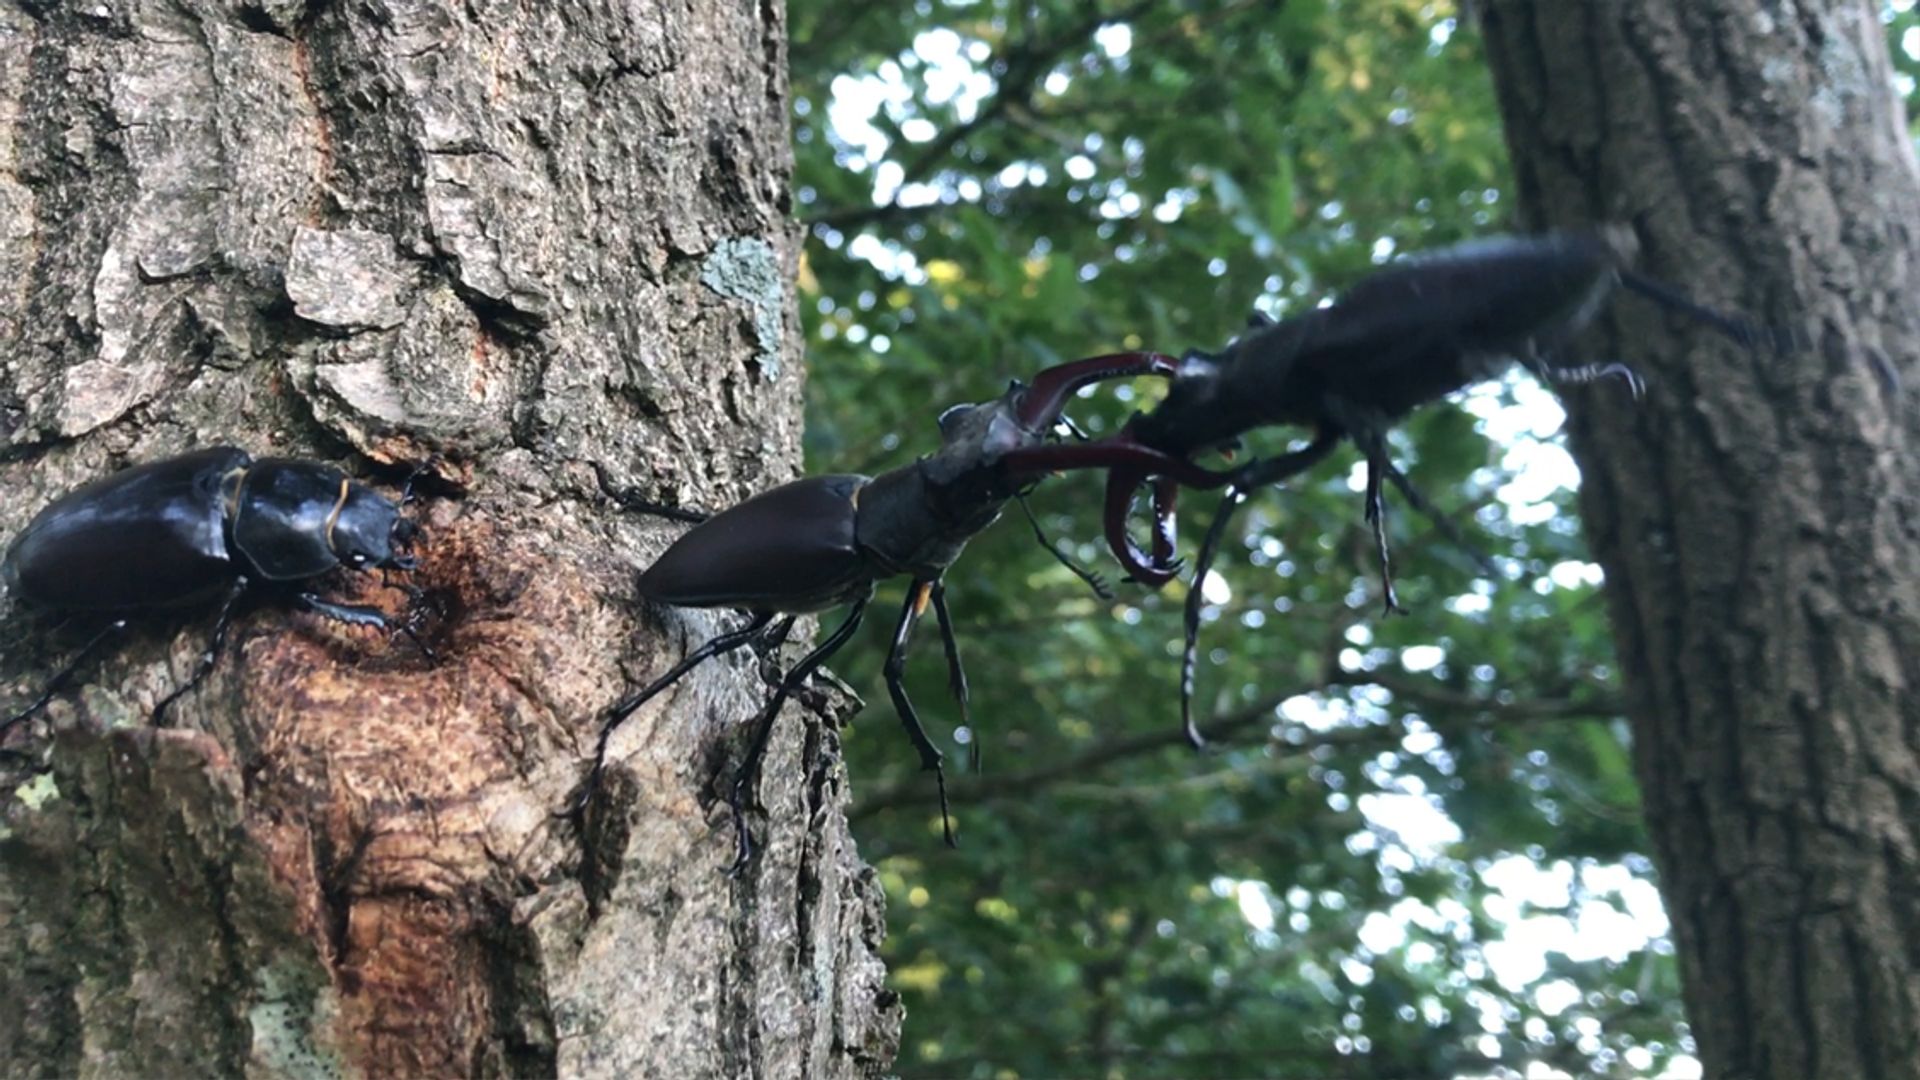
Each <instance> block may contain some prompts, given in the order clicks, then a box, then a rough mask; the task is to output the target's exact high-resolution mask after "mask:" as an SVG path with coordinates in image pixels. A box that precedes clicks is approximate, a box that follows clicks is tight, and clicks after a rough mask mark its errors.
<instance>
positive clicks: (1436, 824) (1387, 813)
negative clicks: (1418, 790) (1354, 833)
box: [1359, 793, 1462, 860]
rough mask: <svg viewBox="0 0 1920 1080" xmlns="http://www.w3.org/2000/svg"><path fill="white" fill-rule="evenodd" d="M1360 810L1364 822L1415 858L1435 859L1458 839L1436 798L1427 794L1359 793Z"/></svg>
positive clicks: (1451, 823)
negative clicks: (1360, 794) (1388, 837)
mask: <svg viewBox="0 0 1920 1080" xmlns="http://www.w3.org/2000/svg"><path fill="white" fill-rule="evenodd" d="M1359 803H1360V813H1361V814H1362V815H1363V816H1365V817H1366V819H1367V823H1368V824H1369V825H1371V826H1372V827H1374V828H1375V829H1378V830H1380V831H1381V832H1382V833H1384V834H1385V835H1387V836H1390V837H1392V838H1393V839H1394V840H1395V841H1397V842H1398V843H1399V845H1400V846H1402V847H1404V848H1405V849H1406V850H1407V851H1408V852H1409V853H1410V854H1412V855H1413V856H1414V857H1415V858H1417V859H1421V860H1431V859H1435V858H1438V857H1439V856H1440V854H1441V853H1442V852H1444V851H1445V850H1446V849H1447V848H1448V847H1449V846H1451V845H1453V844H1457V843H1459V842H1460V840H1461V839H1462V834H1461V832H1460V826H1458V825H1456V824H1454V821H1453V819H1452V818H1450V817H1448V816H1447V814H1446V811H1445V810H1443V809H1441V807H1440V803H1439V800H1437V799H1434V798H1433V797H1431V796H1428V795H1403V794H1379V793H1375V794H1368V795H1362V796H1360V800H1359Z"/></svg>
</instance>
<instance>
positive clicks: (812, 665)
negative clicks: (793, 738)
mask: <svg viewBox="0 0 1920 1080" xmlns="http://www.w3.org/2000/svg"><path fill="white" fill-rule="evenodd" d="M870 599H871V596H863V597H861V598H860V599H858V600H855V601H854V602H853V610H852V611H850V612H848V613H847V619H846V621H845V622H843V623H841V624H840V625H839V626H837V627H834V630H833V633H831V634H828V635H827V640H825V641H823V642H821V643H820V644H819V645H818V646H817V647H815V648H814V650H813V651H812V652H810V653H808V654H807V655H806V656H804V657H801V659H800V662H799V663H798V664H795V665H794V666H793V670H792V671H789V672H787V677H786V678H785V679H782V680H781V681H780V688H779V689H777V690H775V691H774V692H773V698H772V699H771V700H769V701H768V702H767V705H766V708H764V709H762V710H761V711H760V716H759V717H758V719H757V720H756V722H755V725H754V731H753V743H752V744H751V745H750V746H748V747H747V756H746V757H745V758H744V759H742V761H741V762H740V771H739V772H738V773H735V774H734V778H733V788H732V791H731V792H730V793H729V794H728V796H727V806H728V808H729V809H731V810H732V811H733V831H734V838H735V840H736V842H737V843H738V845H739V850H738V854H737V855H735V857H734V860H733V866H732V868H731V869H729V870H728V871H727V872H728V873H729V874H738V873H739V872H740V871H742V870H744V869H746V866H747V860H748V859H751V858H752V857H753V835H752V834H751V833H749V832H748V831H747V814H746V810H745V809H744V804H745V802H746V797H747V788H748V787H749V786H751V785H752V783H753V778H754V776H755V774H756V773H758V772H759V771H760V759H761V758H763V757H765V756H766V753H767V743H768V742H769V741H770V740H771V739H772V738H773V722H774V720H775V719H776V718H777V717H778V716H779V715H780V706H781V705H783V704H785V703H786V700H787V696H788V695H789V694H791V693H793V691H794V690H796V689H798V688H799V686H800V684H801V683H804V682H806V681H807V678H808V677H809V676H811V675H812V674H813V673H814V670H815V669H816V668H818V667H819V666H820V665H821V664H824V663H826V662H827V660H828V659H829V658H831V657H832V656H833V654H834V653H836V652H839V651H840V647H841V646H842V645H845V644H846V643H847V640H848V639H849V638H851V637H853V632H854V631H855V630H858V629H860V619H861V617H862V616H864V615H866V613H867V602H868V601H869V600H870Z"/></svg>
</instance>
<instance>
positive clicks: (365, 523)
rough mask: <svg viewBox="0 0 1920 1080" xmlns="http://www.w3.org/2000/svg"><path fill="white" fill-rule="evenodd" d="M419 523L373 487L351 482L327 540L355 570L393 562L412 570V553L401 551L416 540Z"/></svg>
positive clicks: (368, 568) (392, 564) (341, 558)
mask: <svg viewBox="0 0 1920 1080" xmlns="http://www.w3.org/2000/svg"><path fill="white" fill-rule="evenodd" d="M418 531H419V530H418V527H417V526H415V525H414V524H413V522H411V521H408V520H407V519H406V518H404V517H402V516H401V515H400V508H399V507H398V506H395V505H394V504H393V503H392V502H390V501H388V500H387V499H385V498H383V497H381V496H380V495H378V494H376V493H375V492H373V491H372V490H371V489H369V488H366V487H362V486H361V485H359V484H351V485H349V486H348V489H347V497H346V499H345V500H344V501H343V502H342V503H341V504H340V512H339V515H338V516H337V517H335V519H334V521H333V527H332V528H331V529H329V530H328V532H327V542H328V543H329V544H330V545H331V546H332V547H333V553H334V555H335V557H337V558H338V559H339V560H340V561H341V563H343V564H344V565H346V566H347V567H349V568H351V569H354V570H372V569H375V568H377V567H383V566H390V567H393V568H394V569H397V570H411V569H413V567H414V564H415V560H414V558H413V556H412V555H402V554H398V552H399V551H400V550H402V549H404V548H406V547H407V546H408V545H409V544H410V543H411V542H412V540H413V537H414V534H415V533H416V532H418Z"/></svg>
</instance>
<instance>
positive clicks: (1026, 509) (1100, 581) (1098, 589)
mask: <svg viewBox="0 0 1920 1080" xmlns="http://www.w3.org/2000/svg"><path fill="white" fill-rule="evenodd" d="M1014 499H1015V501H1017V502H1019V504H1020V510H1021V512H1022V513H1024V514H1026V515H1027V524H1029V525H1031V526H1033V538H1034V539H1035V540H1038V541H1040V546H1041V547H1043V548H1046V549H1047V554H1049V555H1051V556H1053V557H1054V558H1055V559H1058V560H1059V561H1060V565H1061V566H1064V567H1066V568H1067V569H1069V570H1071V571H1073V576H1075V577H1077V578H1079V579H1080V580H1081V581H1084V582H1086V583H1087V586H1088V587H1089V588H1091V589H1092V590H1093V594H1094V595H1095V596H1098V597H1099V598H1100V599H1102V600H1111V599H1113V595H1114V594H1113V590H1112V589H1110V588H1108V587H1107V581H1106V579H1105V578H1103V577H1101V576H1100V575H1099V574H1097V573H1095V572H1094V571H1092V570H1089V569H1087V568H1086V567H1084V566H1082V565H1080V563H1079V562H1078V561H1076V560H1075V559H1074V558H1073V556H1071V555H1068V554H1067V553H1066V552H1064V551H1061V550H1060V549H1059V548H1057V547H1055V546H1054V544H1053V541H1052V540H1050V539H1048V538H1047V531H1046V530H1045V529H1043V528H1041V527H1040V519H1039V518H1037V517H1035V516H1034V513H1033V507H1031V506H1028V505H1027V496H1026V493H1025V492H1020V493H1018V494H1016V495H1014Z"/></svg>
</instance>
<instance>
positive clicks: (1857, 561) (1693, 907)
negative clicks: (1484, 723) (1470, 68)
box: [1481, 0, 1920, 1080]
mask: <svg viewBox="0 0 1920 1080" xmlns="http://www.w3.org/2000/svg"><path fill="white" fill-rule="evenodd" d="M1481 7H1482V8H1483V9H1484V10H1483V12H1482V14H1483V19H1484V24H1485V29H1486V35H1487V40H1488V47H1489V52H1490V55H1491V57H1492V61H1493V69H1494V75H1495V80H1496V82H1497V84H1498V88H1499V94H1500V99H1501V103H1502V108H1503V110H1504V112H1505V117H1506V124H1507V131H1508V136H1509V141H1510V143H1511V146H1512V150H1513V157H1514V163H1515V168H1516V173H1517V177H1518V183H1519V195H1520V201H1521V204H1522V206H1523V208H1524V209H1525V210H1526V211H1527V212H1528V213H1529V215H1530V216H1531V217H1532V218H1533V219H1534V222H1535V223H1536V224H1545V225H1570V224H1576V223H1585V222H1592V221H1595V220H1602V219H1606V220H1631V221H1634V222H1635V223H1636V224H1637V225H1638V226H1639V232H1640V236H1641V238H1642V241H1643V244H1644V246H1645V249H1646V256H1645V258H1644V259H1643V264H1644V265H1645V266H1646V267H1647V268H1648V269H1649V270H1650V271H1651V272H1652V273H1654V274H1655V275H1658V276H1660V277H1662V278H1665V279H1667V280H1670V281H1674V282H1677V283H1679V284H1681V285H1683V286H1685V287H1687V288H1688V290H1689V291H1691V292H1692V293H1693V294H1695V295H1696V296H1697V297H1699V298H1700V299H1702V300H1705V301H1707V302H1709V303H1712V304H1716V305H1719V306H1722V307H1727V308H1734V309H1740V310H1744V311H1747V312H1752V313H1757V314H1762V315H1764V316H1765V317H1767V318H1769V319H1771V320H1773V321H1775V322H1776V323H1778V324H1780V325H1782V326H1784V327H1786V328H1788V329H1790V330H1792V331H1794V332H1795V333H1797V334H1800V335H1801V336H1803V337H1805V338H1808V339H1810V340H1811V347H1810V348H1807V349H1804V350H1803V351H1800V352H1797V353H1795V354H1792V355H1786V356H1781V355H1774V354H1770V353H1767V352H1758V351H1756V352H1743V351H1741V350H1740V349H1737V348H1733V347H1730V346H1728V345H1725V344H1721V343H1716V342H1715V341H1714V339H1713V338H1712V337H1711V335H1710V334H1708V333H1706V332H1703V331H1701V330H1699V329H1697V328H1693V327H1688V326H1686V325H1684V321H1683V320H1680V319H1677V318H1673V317H1670V316H1663V315H1661V314H1660V313H1659V312H1657V311H1650V310H1649V309H1648V308H1647V307H1646V306H1636V305H1633V304H1631V303H1628V302H1622V303H1620V304H1618V305H1615V309H1614V314H1613V316H1612V318H1613V322H1612V327H1611V335H1612V337H1611V340H1610V341H1609V342H1607V345H1608V347H1609V348H1610V349H1611V350H1612V355H1613V356H1618V357H1620V358H1624V359H1629V360H1632V361H1634V362H1635V363H1637V364H1640V365H1641V366H1642V367H1643V368H1644V369H1645V370H1646V371H1647V373H1648V374H1649V375H1650V376H1651V383H1652V388H1651V393H1650V395H1649V397H1648V399H1647V400H1646V401H1645V402H1643V403H1642V404H1640V405H1639V406H1637V407H1629V406H1627V405H1624V404H1619V403H1616V402H1615V400H1614V399H1613V396H1612V395H1604V394H1597V395H1593V396H1592V400H1591V401H1590V402H1589V403H1587V404H1586V405H1585V406H1584V407H1577V408H1575V409H1573V410H1572V412H1573V420H1572V426H1571V433H1572V437H1573V448H1574V454H1575V456H1576V458H1577V459H1578V460H1579V462H1580V465H1581V469H1582V473H1583V475H1584V477H1585V483H1584V486H1583V490H1582V494H1581V503H1582V509H1583V513H1584V516H1585V524H1586V528H1587V532H1588V535H1589V537H1590V539H1591V541H1592V544H1593V548H1594V551H1595V553H1596V555H1597V557H1598V559H1599V561H1600V563H1601V565H1602V566H1603V567H1604V568H1605V570H1606V575H1607V584H1606V594H1607V597H1608V600H1609V603H1610V605H1611V610H1612V614H1613V622H1614V628H1615V638H1616V641H1617V644H1618V647H1619V655H1620V660H1621V664H1622V667H1623V669H1624V674H1625V682H1626V688H1627V691H1628V694H1629V701H1630V710H1631V715H1632V719H1633V730H1634V736H1635V751H1636V758H1637V762H1638V769H1639V773H1640V778H1641V782H1642V784H1643V785H1644V788H1645V796H1646V814H1647V821H1648V825H1649V827H1650V829H1651V831H1652V835H1653V841H1654V847H1655V853H1656V856H1657V860H1658V864H1659V867H1660V873H1661V885H1662V889H1663V891H1664V894H1665V896H1666V901H1667V907H1668V910H1669V913H1670V915H1671V916H1672V919H1673V934H1674V939H1675V942H1676V944H1677V946H1678V949H1679V958H1680V963H1681V971H1682V975H1683V978H1684V984H1685V987H1686V997H1687V1008H1688V1013H1689V1015H1690V1017H1691V1020H1692V1025H1693V1030H1694V1034H1695V1037H1696V1039H1697V1042H1698V1044H1699V1051H1700V1055H1701V1057H1702V1059H1703V1060H1704V1062H1705V1065H1706V1068H1707V1072H1708V1075H1710V1076H1725V1077H1755V1078H1760V1077H1779V1078H1781V1080H1788V1078H1792V1080H1799V1078H1805V1077H1841V1076H1845V1077H1862V1078H1865V1077H1907V1076H1913V1075H1914V1074H1915V1072H1916V1070H1917V1069H1920V555H1917V554H1916V540H1920V520H1916V507H1915V498H1916V495H1917V494H1920V461H1916V459H1915V458H1914V456H1913V455H1912V452H1911V449H1910V445H1911V440H1912V439H1913V437H1914V436H1915V434H1916V433H1920V396H1917V395H1915V394H1914V392H1913V386H1914V384H1915V383H1916V382H1917V381H1920V366H1917V365H1916V364H1915V354H1916V349H1917V348H1920V326H1917V325H1916V322H1915V315H1914V312H1915V305H1914V295H1915V289H1916V287H1917V286H1920V276H1917V274H1916V269H1917V267H1920V264H1916V256H1920V247H1917V246H1916V238H1915V235H1914V231H1913V225H1912V221H1913V219H1914V214H1915V210H1916V208H1917V207H1920V198H1916V196H1920V183H1917V182H1916V168H1915V163H1914V157H1913V150H1912V144H1911V142H1910V140H1909V137H1908V135H1907V130H1906V122H1905V118H1904V117H1903V116H1902V114H1901V109H1900V107H1899V104H1898V101H1897V98H1896V97H1895V96H1894V94H1893V92H1892V90H1891V82H1890V72H1889V66H1888V59H1887V52H1886V44H1885V38H1884V32H1883V30H1882V27H1881V24H1880V22H1879V20H1878V18H1877V10H1878V5H1877V4H1875V3H1871V2H1869V0H1785V2H1783V0H1686V2H1684V3H1676V2H1674V0H1577V2H1576V0H1565V2H1558V3H1553V4H1541V3H1533V2H1530V0H1503V2H1494V3H1485V4H1482V5H1481ZM1901 380H1904V381H1905V383H1906V384H1907V390H1906V392H1905V393H1904V394H1902V393H1900V392H1899V391H1898V390H1897V389H1896V385H1897V383H1898V382H1899V381H1901Z"/></svg>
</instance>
